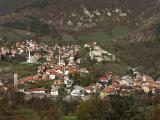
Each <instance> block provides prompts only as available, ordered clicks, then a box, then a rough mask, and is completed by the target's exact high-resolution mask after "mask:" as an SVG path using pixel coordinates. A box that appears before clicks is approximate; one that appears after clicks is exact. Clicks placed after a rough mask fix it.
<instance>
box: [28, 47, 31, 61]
mask: <svg viewBox="0 0 160 120" xmlns="http://www.w3.org/2000/svg"><path fill="white" fill-rule="evenodd" d="M28 62H29V63H31V51H30V48H28Z"/></svg>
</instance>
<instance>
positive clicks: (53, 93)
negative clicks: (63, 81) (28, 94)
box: [51, 86, 59, 96]
mask: <svg viewBox="0 0 160 120" xmlns="http://www.w3.org/2000/svg"><path fill="white" fill-rule="evenodd" d="M51 95H53V96H58V95H59V91H58V88H57V87H55V86H52V89H51Z"/></svg>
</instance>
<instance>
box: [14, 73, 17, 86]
mask: <svg viewBox="0 0 160 120" xmlns="http://www.w3.org/2000/svg"><path fill="white" fill-rule="evenodd" d="M17 85H18V74H17V73H15V74H14V87H17Z"/></svg>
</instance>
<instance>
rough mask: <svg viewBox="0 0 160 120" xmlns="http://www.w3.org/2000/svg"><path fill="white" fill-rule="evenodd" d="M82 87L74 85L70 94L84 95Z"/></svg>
mask: <svg viewBox="0 0 160 120" xmlns="http://www.w3.org/2000/svg"><path fill="white" fill-rule="evenodd" d="M84 90H85V89H84V88H83V87H81V86H75V87H74V90H73V91H72V92H71V96H77V97H83V96H84Z"/></svg>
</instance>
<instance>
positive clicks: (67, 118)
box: [62, 116, 76, 120]
mask: <svg viewBox="0 0 160 120" xmlns="http://www.w3.org/2000/svg"><path fill="white" fill-rule="evenodd" d="M62 120H76V116H64V117H63V119H62Z"/></svg>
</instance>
